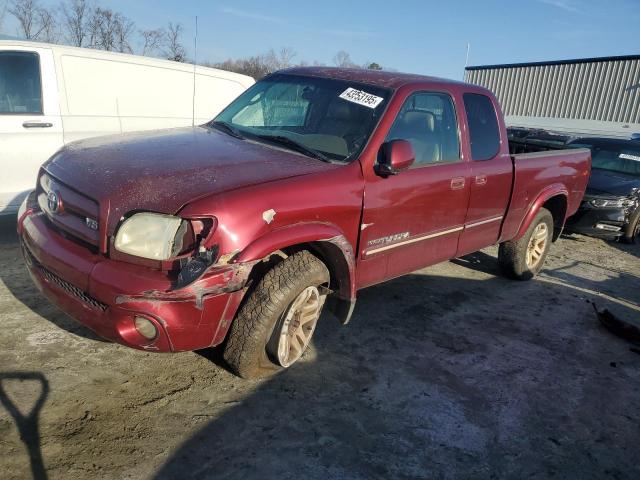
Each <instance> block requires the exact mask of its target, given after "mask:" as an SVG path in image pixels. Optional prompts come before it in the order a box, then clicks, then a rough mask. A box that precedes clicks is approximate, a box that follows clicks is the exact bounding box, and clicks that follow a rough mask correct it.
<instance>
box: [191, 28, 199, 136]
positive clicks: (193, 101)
mask: <svg viewBox="0 0 640 480" xmlns="http://www.w3.org/2000/svg"><path fill="white" fill-rule="evenodd" d="M197 58H198V16H197V15H196V34H195V36H194V37H193V98H192V99H191V126H192V127H195V126H196V60H197Z"/></svg>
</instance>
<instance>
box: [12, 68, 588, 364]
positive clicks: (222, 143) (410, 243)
mask: <svg viewBox="0 0 640 480" xmlns="http://www.w3.org/2000/svg"><path fill="white" fill-rule="evenodd" d="M159 101H160V99H159ZM589 170H590V153H589V151H588V150H585V149H583V150H571V151H567V150H563V151H551V152H543V153H533V154H524V155H509V145H508V140H507V133H506V130H505V126H504V122H503V118H502V114H501V112H500V108H499V106H498V102H497V101H496V99H495V97H494V96H493V95H492V93H491V92H489V91H487V90H486V89H483V88H481V87H478V86H474V85H468V84H464V83H458V82H453V81H447V80H441V79H437V78H431V77H424V76H417V75H408V74H400V73H396V72H379V71H367V70H350V69H333V68H295V69H291V70H286V71H283V72H278V73H275V74H272V75H270V76H268V77H266V78H265V79H264V80H262V81H260V82H258V83H256V84H255V85H254V86H252V87H251V88H249V89H248V90H247V91H246V92H245V93H243V94H242V95H241V96H240V97H238V98H237V99H236V100H235V101H234V102H233V103H231V104H230V105H229V106H228V107H227V108H226V109H225V110H224V111H223V112H222V113H221V114H220V115H218V117H216V118H215V119H214V120H213V121H211V122H210V123H208V124H206V125H202V126H198V127H195V128H186V129H177V130H165V131H159V132H156V133H152V134H150V133H148V132H147V133H141V134H129V135H122V136H115V137H107V138H102V139H93V140H86V141H83V142H80V143H75V144H71V145H69V146H67V147H65V148H63V149H62V150H60V151H59V152H58V153H56V154H55V155H54V156H53V157H52V158H51V159H50V160H49V161H48V162H47V163H45V165H44V166H43V167H42V169H41V171H40V173H39V176H38V179H37V187H36V190H35V192H34V193H33V194H32V195H31V196H30V197H29V198H28V199H27V200H26V201H25V203H24V205H23V207H22V208H21V211H20V213H19V219H18V232H19V234H20V237H21V244H22V247H23V248H22V250H23V253H24V257H25V261H26V263H27V265H28V268H29V271H30V273H31V276H32V278H33V280H34V282H35V283H36V285H37V286H38V287H39V288H40V289H41V290H42V292H43V293H44V294H45V295H46V296H47V297H48V298H49V299H50V300H51V301H52V302H53V303H54V304H56V305H57V306H58V307H60V308H61V309H62V310H63V311H65V312H66V313H68V314H69V315H70V316H72V317H73V318H75V319H76V320H78V321H80V322H81V323H83V324H85V325H86V326H88V327H89V328H91V329H92V330H94V331H95V332H97V333H98V334H99V335H101V336H103V337H105V338H107V339H110V340H112V341H115V342H118V343H121V344H123V345H127V346H130V347H133V348H138V349H143V350H149V351H159V352H178V351H185V350H196V349H202V348H205V347H210V346H214V345H219V344H224V357H225V359H226V361H227V362H228V364H229V366H230V367H231V369H232V370H233V371H235V372H236V373H237V374H239V375H241V376H244V377H251V376H258V375H265V374H269V373H272V372H275V371H277V370H279V369H281V368H284V367H288V366H289V365H291V364H293V363H294V362H295V361H296V360H298V359H299V358H300V357H301V356H302V354H303V353H304V351H305V349H306V348H307V346H308V345H309V341H310V339H311V336H312V335H313V332H314V329H315V326H316V323H317V321H318V318H319V316H320V313H321V311H322V310H323V308H325V309H328V310H330V311H332V312H333V313H334V314H335V316H337V317H338V319H339V320H341V321H342V323H347V322H348V320H349V318H350V317H351V314H352V312H353V308H354V305H355V301H356V293H357V291H358V290H359V289H361V288H364V287H367V286H369V285H373V284H376V283H379V282H383V281H385V280H388V279H390V278H394V277H397V276H399V275H403V274H405V273H408V272H411V271H413V270H417V269H420V268H423V267H425V266H428V265H432V264H435V263H437V262H442V261H444V260H448V259H451V258H454V257H458V256H461V255H465V254H468V253H470V252H474V251H476V250H478V249H481V248H483V247H486V246H489V245H492V244H496V243H499V244H500V255H499V262H500V264H501V266H502V267H503V269H504V271H505V272H506V273H507V274H509V275H510V276H512V277H514V278H517V279H529V278H531V277H532V276H534V275H535V274H536V273H537V272H538V271H539V270H540V269H541V267H542V265H543V262H544V259H545V256H546V254H547V252H548V249H549V247H550V244H551V242H552V241H555V240H556V239H557V238H558V236H559V235H560V232H561V231H562V228H563V225H564V222H565V219H566V218H567V217H568V216H569V215H571V214H573V213H574V212H575V211H576V209H577V208H578V206H579V204H580V200H581V199H582V196H583V194H584V191H585V187H586V184H587V180H588V178H589ZM325 300H326V302H325Z"/></svg>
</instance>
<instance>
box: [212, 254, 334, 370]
mask: <svg viewBox="0 0 640 480" xmlns="http://www.w3.org/2000/svg"><path fill="white" fill-rule="evenodd" d="M328 283H329V271H328V270H327V267H326V266H325V265H324V263H322V262H321V261H320V260H319V259H318V258H316V257H315V256H313V255H312V254H311V253H309V252H306V251H304V252H298V253H295V254H293V255H291V256H290V257H287V258H286V259H285V260H283V261H282V262H280V263H278V264H277V265H275V266H274V267H273V268H272V269H271V270H269V271H268V272H267V273H266V274H265V275H264V277H262V279H261V280H260V281H259V282H258V285H257V286H256V288H255V290H254V291H253V292H251V293H250V295H249V298H248V299H247V301H246V302H245V303H244V305H243V306H242V307H241V308H240V311H239V312H238V315H237V316H236V319H235V320H234V322H233V324H232V325H231V329H230V332H229V337H228V339H227V343H226V345H225V348H224V358H225V360H226V362H227V363H228V364H229V366H230V367H231V369H232V370H233V371H234V372H235V373H236V374H238V375H240V376H241V377H243V378H254V377H264V376H266V375H270V374H273V373H275V372H277V371H279V370H281V369H283V368H287V367H289V366H291V365H293V364H294V363H295V362H296V361H298V360H299V359H300V358H301V357H302V355H303V354H304V352H305V351H306V349H307V347H308V346H309V344H310V342H311V337H312V336H313V333H314V331H315V328H316V324H317V322H318V319H319V318H320V313H321V312H322V307H323V306H324V301H325V298H326V293H324V292H323V290H324V285H326V284H328Z"/></svg>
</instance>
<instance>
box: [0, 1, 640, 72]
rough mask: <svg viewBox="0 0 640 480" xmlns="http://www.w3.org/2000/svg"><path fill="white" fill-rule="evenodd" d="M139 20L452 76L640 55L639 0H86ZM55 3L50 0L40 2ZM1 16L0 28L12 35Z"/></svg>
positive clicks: (210, 53) (209, 38) (238, 41)
mask: <svg viewBox="0 0 640 480" xmlns="http://www.w3.org/2000/svg"><path fill="white" fill-rule="evenodd" d="M2 1H3V0H0V5H1V3H2ZM94 2H95V3H98V4H100V5H102V6H105V7H110V8H112V9H114V10H118V11H120V12H122V13H123V14H125V15H126V16H128V17H130V18H131V19H132V20H134V21H135V22H136V24H137V26H138V28H144V29H147V28H155V27H158V26H163V25H166V23H167V22H169V21H172V22H180V23H182V24H183V26H184V29H185V30H184V32H185V33H184V38H183V43H184V44H185V45H186V46H187V52H188V55H189V56H190V58H192V57H193V37H194V25H195V17H196V15H197V16H198V25H199V33H198V61H210V62H217V61H222V60H225V59H227V58H238V57H247V56H252V55H257V54H260V53H264V52H266V51H267V50H269V49H270V48H274V49H276V50H277V49H279V48H280V47H283V46H286V47H290V48H292V49H293V50H294V51H295V52H296V53H297V55H296V57H295V58H294V60H295V61H298V62H299V61H301V60H304V61H307V62H309V63H313V62H314V61H319V62H322V63H325V64H331V63H332V59H333V57H334V56H335V54H336V53H337V52H338V51H339V50H345V51H347V52H349V54H350V55H351V58H352V60H353V61H354V62H356V63H358V64H364V63H365V62H377V63H379V64H380V65H382V66H384V67H389V68H392V69H395V70H399V71H406V72H413V73H420V74H428V75H435V76H440V77H445V78H453V79H460V78H462V76H463V74H464V67H465V62H466V56H467V45H470V49H469V65H486V64H496V63H515V62H528V61H544V60H562V59H569V58H582V57H598V56H610V55H632V54H640V35H638V31H639V28H638V25H640V0H606V1H601V0H582V1H580V0H519V1H517V0H511V1H506V0H505V1H503V0H484V1H482V0H477V1H471V0H458V1H456V0H448V1H443V0H440V1H430V0H396V1H393V2H390V1H388V0H384V1H379V0H368V1H362V0H351V1H345V0H320V1H318V0H315V1H313V2H305V1H303V0H297V1H292V0H271V1H264V0H262V1H258V0H247V1H242V0H233V1H229V0H215V1H206V2H205V1H195V0H181V1H180V2H176V1H175V0H136V1H135V2H132V1H131V0H111V1H110V0H94ZM41 3H42V4H45V5H47V4H49V5H58V4H59V3H60V2H59V1H49V0H41ZM15 32H16V28H15V24H14V23H13V21H12V20H11V18H6V19H5V22H4V28H3V29H2V32H1V33H5V34H15Z"/></svg>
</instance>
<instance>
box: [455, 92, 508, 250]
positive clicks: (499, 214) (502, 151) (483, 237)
mask: <svg viewBox="0 0 640 480" xmlns="http://www.w3.org/2000/svg"><path fill="white" fill-rule="evenodd" d="M463 99H464V110H465V114H466V120H467V128H468V132H469V135H468V136H467V137H468V138H469V142H470V152H471V162H470V167H471V172H470V178H469V180H470V181H469V183H470V185H469V187H470V199H469V209H468V211H467V217H466V219H465V228H464V231H463V232H462V234H461V235H460V243H459V246H458V252H457V256H460V255H465V254H467V253H471V252H475V251H477V250H479V249H481V248H484V247H487V246H489V245H492V244H493V243H495V242H496V241H497V240H498V237H499V235H500V229H501V226H502V220H503V218H504V215H505V212H506V209H507V206H508V204H509V199H510V196H511V184H512V181H513V164H512V161H511V157H510V155H509V147H508V141H507V139H506V138H501V134H500V132H504V131H505V130H504V127H503V126H502V125H501V122H500V120H499V119H500V117H499V116H498V111H499V110H498V109H497V108H496V104H495V101H494V100H493V99H491V98H490V97H489V96H487V95H482V94H480V93H465V94H464V95H463Z"/></svg>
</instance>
